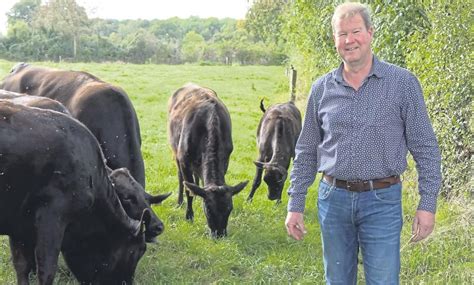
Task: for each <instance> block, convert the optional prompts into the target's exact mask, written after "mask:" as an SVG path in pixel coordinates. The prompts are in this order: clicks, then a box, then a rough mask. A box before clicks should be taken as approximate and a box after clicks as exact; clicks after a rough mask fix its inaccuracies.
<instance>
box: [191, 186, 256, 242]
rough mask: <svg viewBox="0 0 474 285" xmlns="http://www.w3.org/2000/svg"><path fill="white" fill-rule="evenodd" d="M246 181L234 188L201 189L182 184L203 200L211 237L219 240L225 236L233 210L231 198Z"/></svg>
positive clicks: (212, 187)
mask: <svg viewBox="0 0 474 285" xmlns="http://www.w3.org/2000/svg"><path fill="white" fill-rule="evenodd" d="M247 183H248V181H245V182H241V183H239V184H237V185H236V186H228V185H223V186H216V185H212V186H206V187H205V188H201V187H199V186H197V185H196V184H193V183H189V182H186V181H185V182H184V185H185V186H186V187H187V188H188V190H189V191H191V193H193V194H194V195H197V196H199V197H201V198H202V199H203V200H204V213H205V215H206V219H207V225H208V226H209V229H210V230H211V235H212V237H215V238H219V237H224V236H226V235H227V223H228V221H229V216H230V213H231V212H232V209H233V203H232V197H233V196H234V195H235V194H238V193H239V192H240V191H242V189H244V187H245V186H246V185H247Z"/></svg>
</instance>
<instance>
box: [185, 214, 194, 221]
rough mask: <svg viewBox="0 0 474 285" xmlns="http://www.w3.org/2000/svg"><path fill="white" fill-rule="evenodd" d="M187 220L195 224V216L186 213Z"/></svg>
mask: <svg viewBox="0 0 474 285" xmlns="http://www.w3.org/2000/svg"><path fill="white" fill-rule="evenodd" d="M186 220H188V221H190V222H193V220H194V214H190V213H186Z"/></svg>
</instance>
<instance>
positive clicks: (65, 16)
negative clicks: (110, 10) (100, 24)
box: [34, 0, 89, 58]
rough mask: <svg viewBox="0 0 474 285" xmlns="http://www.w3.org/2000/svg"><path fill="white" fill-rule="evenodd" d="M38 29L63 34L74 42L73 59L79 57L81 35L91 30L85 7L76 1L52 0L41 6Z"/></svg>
mask: <svg viewBox="0 0 474 285" xmlns="http://www.w3.org/2000/svg"><path fill="white" fill-rule="evenodd" d="M34 22H35V25H36V27H38V28H40V29H45V30H52V31H56V32H59V33H61V34H63V35H64V36H65V37H66V38H69V39H71V40H72V42H73V57H74V58H75V57H76V56H77V46H78V40H79V36H80V34H81V33H87V32H86V31H87V30H89V19H88V18H87V14H86V11H85V9H84V8H83V7H81V6H79V5H78V4H77V3H76V1H75V0H51V1H49V2H47V3H46V4H45V5H43V6H41V7H40V9H39V11H38V13H36V14H35V18H34Z"/></svg>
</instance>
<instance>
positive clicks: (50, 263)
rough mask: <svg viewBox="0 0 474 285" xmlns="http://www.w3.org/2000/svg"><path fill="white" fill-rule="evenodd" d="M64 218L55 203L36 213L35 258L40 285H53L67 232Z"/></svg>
mask: <svg viewBox="0 0 474 285" xmlns="http://www.w3.org/2000/svg"><path fill="white" fill-rule="evenodd" d="M62 218H63V217H62V216H61V211H60V210H58V207H57V206H56V205H54V203H53V204H49V205H47V206H46V207H44V208H39V209H38V210H37V212H36V220H35V222H36V224H35V227H36V246H35V256H36V265H37V274H36V275H37V277H38V284H41V285H49V284H53V280H54V275H55V274H56V271H57V267H58V257H59V252H60V249H61V243H62V240H63V236H64V230H65V225H64V224H63V221H62Z"/></svg>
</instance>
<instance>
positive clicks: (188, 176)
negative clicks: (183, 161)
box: [181, 165, 194, 221]
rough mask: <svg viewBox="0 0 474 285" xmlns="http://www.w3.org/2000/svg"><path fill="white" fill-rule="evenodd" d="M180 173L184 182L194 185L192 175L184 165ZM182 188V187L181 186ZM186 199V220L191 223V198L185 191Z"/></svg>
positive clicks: (192, 214)
mask: <svg viewBox="0 0 474 285" xmlns="http://www.w3.org/2000/svg"><path fill="white" fill-rule="evenodd" d="M181 173H182V175H183V179H184V180H185V181H188V182H190V183H194V180H193V173H192V171H191V169H190V168H189V167H186V166H185V165H182V167H181ZM183 187H184V185H183ZM186 198H187V201H188V204H187V208H186V220H188V221H193V219H194V211H193V198H194V197H193V196H192V195H191V193H190V192H189V191H188V190H186Z"/></svg>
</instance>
